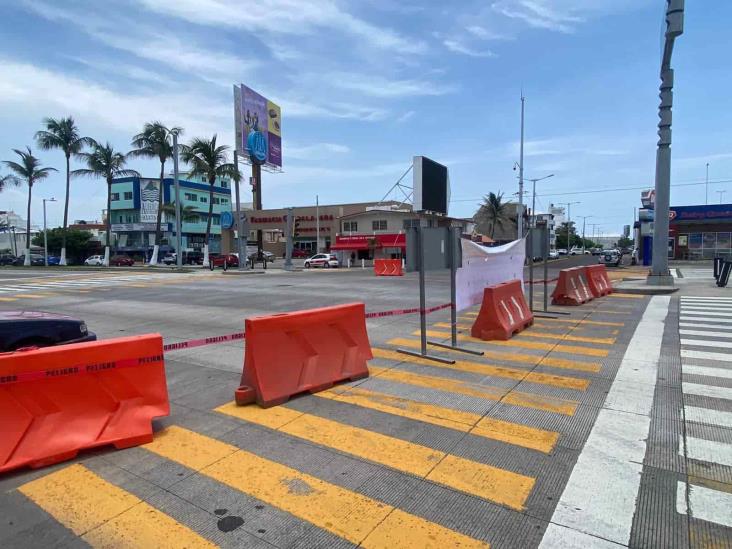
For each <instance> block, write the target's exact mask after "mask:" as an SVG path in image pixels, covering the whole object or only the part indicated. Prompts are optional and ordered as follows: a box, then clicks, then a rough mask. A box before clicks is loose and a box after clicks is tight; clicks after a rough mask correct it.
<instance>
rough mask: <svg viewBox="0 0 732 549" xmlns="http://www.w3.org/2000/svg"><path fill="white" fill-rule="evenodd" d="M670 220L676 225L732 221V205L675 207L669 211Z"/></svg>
mask: <svg viewBox="0 0 732 549" xmlns="http://www.w3.org/2000/svg"><path fill="white" fill-rule="evenodd" d="M669 219H671V220H672V221H674V222H675V223H682V222H684V221H703V220H714V221H732V204H710V205H705V206H674V207H672V208H671V209H670V210H669Z"/></svg>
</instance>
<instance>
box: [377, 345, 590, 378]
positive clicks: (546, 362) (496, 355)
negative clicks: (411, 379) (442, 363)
mask: <svg viewBox="0 0 732 549" xmlns="http://www.w3.org/2000/svg"><path fill="white" fill-rule="evenodd" d="M387 343H388V344H389V345H395V346H397V347H411V348H414V349H419V347H420V342H419V341H417V340H414V339H406V338H394V339H390V340H389V341H387ZM440 352H444V353H452V354H459V355H460V356H465V354H464V353H460V351H453V350H451V349H442V348H441V349H440ZM399 356H400V357H401V356H408V355H401V354H400V355H399ZM483 356H484V357H485V358H492V359H494V360H506V361H509V362H520V363H523V364H530V365H532V366H536V365H537V364H541V365H542V366H551V367H552V368H561V369H563V370H577V371H579V372H593V373H597V372H599V371H600V370H601V369H602V365H601V364H599V363H597V362H583V361H579V360H571V359H568V358H553V357H542V356H540V355H525V354H522V353H503V352H501V351H489V350H484V351H483ZM399 360H400V362H401V360H402V359H401V358H400V359H399ZM432 364H434V363H432Z"/></svg>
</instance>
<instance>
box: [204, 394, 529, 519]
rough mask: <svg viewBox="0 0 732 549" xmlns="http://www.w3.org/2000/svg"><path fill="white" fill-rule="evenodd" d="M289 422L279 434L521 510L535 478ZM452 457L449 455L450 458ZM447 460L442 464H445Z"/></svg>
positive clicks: (341, 429) (231, 407)
mask: <svg viewBox="0 0 732 549" xmlns="http://www.w3.org/2000/svg"><path fill="white" fill-rule="evenodd" d="M253 408H258V406H257V405H252V406H237V405H236V404H235V403H229V404H225V405H224V406H220V407H219V408H216V411H217V412H221V413H224V414H228V415H230V416H233V417H236V418H239V419H243V420H245V421H251V422H253V423H257V420H258V419H260V418H261V414H260V413H259V411H255V413H254V414H250V412H249V411H250V410H252V409H253ZM289 411H290V412H291V413H292V420H291V421H290V422H289V423H286V424H285V425H283V426H282V427H280V428H279V429H278V431H280V432H282V433H287V434H288V435H291V436H295V437H298V438H301V439H303V440H308V441H310V442H314V443H316V444H320V445H322V446H327V447H329V448H334V449H336V450H339V451H341V452H345V453H347V454H350V455H353V456H356V457H359V458H361V459H365V460H368V461H371V462H374V463H378V464H380V465H385V466H387V467H391V468H393V469H396V470H397V471H402V472H404V473H409V474H412V475H416V476H419V477H422V478H426V479H429V480H434V481H435V482H439V483H441V484H444V485H445V486H448V487H450V488H455V489H458V490H460V491H462V492H465V493H467V494H471V495H474V496H478V497H480V498H483V499H486V500H489V501H493V502H495V503H500V504H502V505H506V506H508V507H510V508H512V509H518V510H520V509H523V508H524V503H525V502H526V499H527V498H528V497H529V494H530V493H531V489H532V488H533V486H534V482H535V479H534V478H532V477H528V476H525V475H520V474H518V473H514V472H512V471H507V470H505V469H500V468H498V467H493V466H492V465H486V464H483V463H478V462H475V461H470V460H468V459H464V458H459V457H455V456H448V455H447V454H446V453H445V452H442V451H440V450H434V449H432V448H428V447H427V446H422V445H420V444H415V443H413V442H407V441H405V440H402V439H399V438H395V437H390V436H387V435H382V434H381V433H376V432H374V431H369V430H367V429H362V428H360V427H353V426H350V425H345V424H343V423H339V422H337V421H332V420H330V419H325V418H322V417H319V416H315V415H311V414H305V413H301V412H296V411H295V410H289ZM448 458H450V459H448ZM443 463H445V465H443Z"/></svg>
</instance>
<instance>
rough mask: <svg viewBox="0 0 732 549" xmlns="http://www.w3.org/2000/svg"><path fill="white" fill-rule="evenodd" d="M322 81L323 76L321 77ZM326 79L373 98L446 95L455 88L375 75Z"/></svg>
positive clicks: (354, 75) (333, 76)
mask: <svg viewBox="0 0 732 549" xmlns="http://www.w3.org/2000/svg"><path fill="white" fill-rule="evenodd" d="M319 77H320V78H321V79H322V78H323V77H322V76H319ZM325 79H326V80H327V81H328V83H329V85H330V86H333V87H338V88H341V89H344V90H350V91H357V92H360V93H362V94H364V95H368V96H371V97H414V96H425V95H445V94H447V93H450V92H452V91H454V88H453V87H450V86H444V85H440V84H435V83H433V82H425V81H421V80H389V79H387V78H383V77H380V76H378V75H374V74H356V73H342V72H339V73H331V74H328V75H327V76H326V77H325Z"/></svg>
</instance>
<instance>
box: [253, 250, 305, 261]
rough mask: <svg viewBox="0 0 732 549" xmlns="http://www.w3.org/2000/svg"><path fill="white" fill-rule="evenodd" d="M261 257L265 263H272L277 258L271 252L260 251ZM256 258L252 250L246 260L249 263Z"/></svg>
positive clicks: (255, 252)
mask: <svg viewBox="0 0 732 549" xmlns="http://www.w3.org/2000/svg"><path fill="white" fill-rule="evenodd" d="M293 251H294V250H293ZM262 255H263V256H264V258H265V259H266V260H267V263H272V262H273V261H274V260H275V259H277V256H276V255H275V254H273V253H272V252H268V251H267V250H262ZM256 257H257V251H256V250H254V251H253V252H249V253H248V254H247V259H248V260H249V261H251V260H252V259H255V258H256ZM292 257H295V256H294V255H293V256H292Z"/></svg>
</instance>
